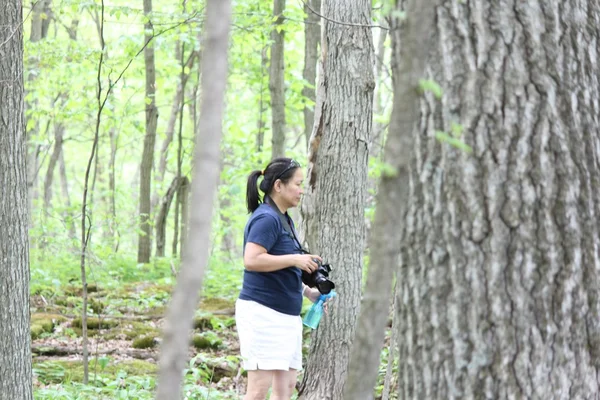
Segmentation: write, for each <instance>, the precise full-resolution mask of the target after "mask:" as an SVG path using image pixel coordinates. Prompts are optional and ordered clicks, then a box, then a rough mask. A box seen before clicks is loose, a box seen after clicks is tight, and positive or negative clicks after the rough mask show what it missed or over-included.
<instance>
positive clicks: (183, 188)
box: [173, 176, 190, 259]
mask: <svg viewBox="0 0 600 400" xmlns="http://www.w3.org/2000/svg"><path fill="white" fill-rule="evenodd" d="M189 198H190V180H189V179H188V177H187V176H184V177H182V178H181V183H180V185H179V190H178V191H177V212H176V219H175V221H176V223H175V230H174V234H173V257H175V256H177V243H178V236H179V237H180V238H181V240H180V242H181V243H180V245H179V249H180V252H179V258H182V259H183V250H184V249H185V243H186V241H187V233H188V224H187V220H188V218H189V216H190V206H189V203H190V202H189Z"/></svg>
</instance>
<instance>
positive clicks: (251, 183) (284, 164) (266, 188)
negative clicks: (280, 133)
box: [246, 157, 300, 213]
mask: <svg viewBox="0 0 600 400" xmlns="http://www.w3.org/2000/svg"><path fill="white" fill-rule="evenodd" d="M298 168H300V164H298V163H297V162H296V161H294V160H293V159H291V158H285V157H280V158H275V159H273V160H272V161H271V162H270V163H269V165H267V167H266V168H265V169H264V170H262V171H259V170H255V171H252V172H251V173H250V175H249V176H248V184H247V185H246V205H247V207H248V212H249V213H252V212H254V210H256V209H257V208H258V206H259V205H260V203H261V202H262V198H261V195H260V194H259V193H258V189H259V188H260V191H261V192H263V193H264V194H265V195H269V194H270V193H271V191H272V190H273V184H274V183H275V181H277V179H280V180H281V182H283V183H287V182H288V181H289V180H290V179H291V178H292V176H294V173H295V172H296V169H298ZM261 175H264V178H263V180H262V182H261V183H260V186H259V185H258V178H259V177H260V176H261Z"/></svg>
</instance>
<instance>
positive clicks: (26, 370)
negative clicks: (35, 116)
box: [0, 0, 33, 400]
mask: <svg viewBox="0 0 600 400" xmlns="http://www.w3.org/2000/svg"><path fill="white" fill-rule="evenodd" d="M22 9H23V8H22V3H21V1H20V0H12V1H5V2H3V3H1V4H0V44H1V45H0V187H2V195H1V196H0V238H2V240H0V338H1V340H0V400H13V399H18V400H31V399H33V392H32V372H31V336H30V333H29V246H28V224H29V215H28V214H29V212H28V203H27V166H26V158H27V150H26V147H25V140H26V139H25V115H24V109H25V105H24V93H23V90H24V89H23V29H22V26H23V25H22V24H23V13H22Z"/></svg>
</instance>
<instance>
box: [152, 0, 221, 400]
mask: <svg viewBox="0 0 600 400" xmlns="http://www.w3.org/2000/svg"><path fill="white" fill-rule="evenodd" d="M205 21H206V23H205V29H206V31H205V37H204V40H203V43H205V47H204V50H203V55H202V105H201V110H200V120H199V123H198V127H201V129H199V130H198V131H196V143H195V154H194V180H193V182H192V204H193V205H194V207H192V209H191V216H190V225H191V228H190V235H189V242H188V244H189V245H186V246H185V248H184V257H183V263H182V266H181V271H180V273H179V275H178V276H177V287H176V288H175V291H174V293H173V299H172V301H171V304H170V305H169V310H168V312H167V318H166V321H165V327H164V332H165V335H164V340H163V344H162V347H161V354H160V371H159V379H158V389H157V395H156V399H157V400H172V399H179V398H181V394H180V393H181V379H182V373H183V369H184V367H185V365H186V358H187V354H188V343H189V332H190V331H191V329H192V320H193V317H194V312H195V309H196V306H197V304H198V293H199V290H200V288H201V286H202V280H203V278H204V271H205V269H206V264H207V262H208V257H209V250H210V230H211V225H212V215H213V213H212V210H213V200H214V194H215V192H216V190H217V182H218V179H219V170H220V168H219V162H220V146H221V136H222V130H223V114H224V105H225V101H224V100H225V86H226V82H227V70H228V68H227V50H228V44H229V31H230V28H231V2H230V1H229V0H207V2H206V19H205Z"/></svg>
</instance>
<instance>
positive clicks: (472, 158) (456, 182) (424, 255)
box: [398, 0, 600, 399]
mask: <svg viewBox="0 0 600 400" xmlns="http://www.w3.org/2000/svg"><path fill="white" fill-rule="evenodd" d="M436 11H437V18H436V23H437V26H436V29H435V30H433V31H432V32H431V35H432V36H433V37H435V38H436V40H437V43H436V44H437V45H436V46H435V51H434V52H432V54H431V56H430V58H429V67H428V68H427V71H429V72H430V73H431V77H432V78H433V79H434V80H436V81H437V82H439V83H440V85H441V87H442V88H443V89H444V91H443V96H442V97H441V100H436V99H435V98H434V96H432V95H428V96H427V100H426V101H423V102H422V104H421V113H422V118H421V119H420V124H419V126H418V128H417V134H418V135H417V136H416V138H417V141H416V143H415V147H414V148H413V152H414V154H415V158H414V161H413V164H412V173H411V199H412V201H411V208H410V211H409V214H408V218H407V221H406V228H407V242H406V243H405V246H404V249H405V253H404V254H403V256H402V259H403V261H404V263H403V265H402V271H401V273H400V274H399V279H400V280H401V281H400V284H401V285H402V290H401V295H400V296H401V298H400V299H399V300H400V301H399V310H398V311H399V313H400V316H401V320H402V321H403V322H402V324H401V327H400V332H399V334H400V337H399V343H400V365H399V374H400V375H399V377H400V398H405V399H424V398H427V399H448V398H451V399H476V398H477V399H480V398H493V399H507V398H533V399H556V398H560V399H592V398H597V396H598V393H600V387H599V380H598V379H599V378H598V371H599V367H600V340H599V338H600V309H599V307H600V297H599V287H600V281H599V272H600V260H599V255H598V248H599V247H600V237H599V233H600V232H599V229H598V222H599V216H600V193H599V192H598V187H599V185H600V164H599V162H598V160H599V159H600V149H599V140H598V132H599V130H600V120H599V119H598V117H597V116H598V115H599V113H600V109H599V108H600V107H599V103H600V94H599V87H598V70H599V68H600V65H598V60H599V59H600V54H599V47H598V46H597V43H598V41H599V40H600V25H599V24H598V21H599V20H600V6H599V5H598V3H596V2H580V1H573V0H542V1H538V2H524V1H523V2H521V1H518V2H514V4H506V3H505V2H501V1H499V0H489V1H486V2H477V1H466V2H464V4H459V3H458V2H445V3H444V5H443V6H440V7H438V8H437V10H436ZM455 123H458V124H461V125H462V126H463V127H464V134H463V137H461V138H458V139H459V140H463V141H464V142H466V143H467V144H469V145H471V146H472V155H470V154H469V153H468V152H466V151H463V150H460V149H456V148H454V147H452V146H450V145H449V144H448V143H445V142H440V141H438V140H436V137H435V130H439V131H442V130H443V131H445V132H446V133H447V134H448V133H449V132H450V131H451V130H452V124H455ZM454 130H455V131H458V129H456V128H455V129H454ZM437 136H438V137H442V138H445V139H448V137H447V136H443V135H439V134H438V135H437ZM456 136H458V135H456ZM454 139H457V138H456V137H454ZM458 144H459V145H460V143H458ZM463 147H464V146H463Z"/></svg>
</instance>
